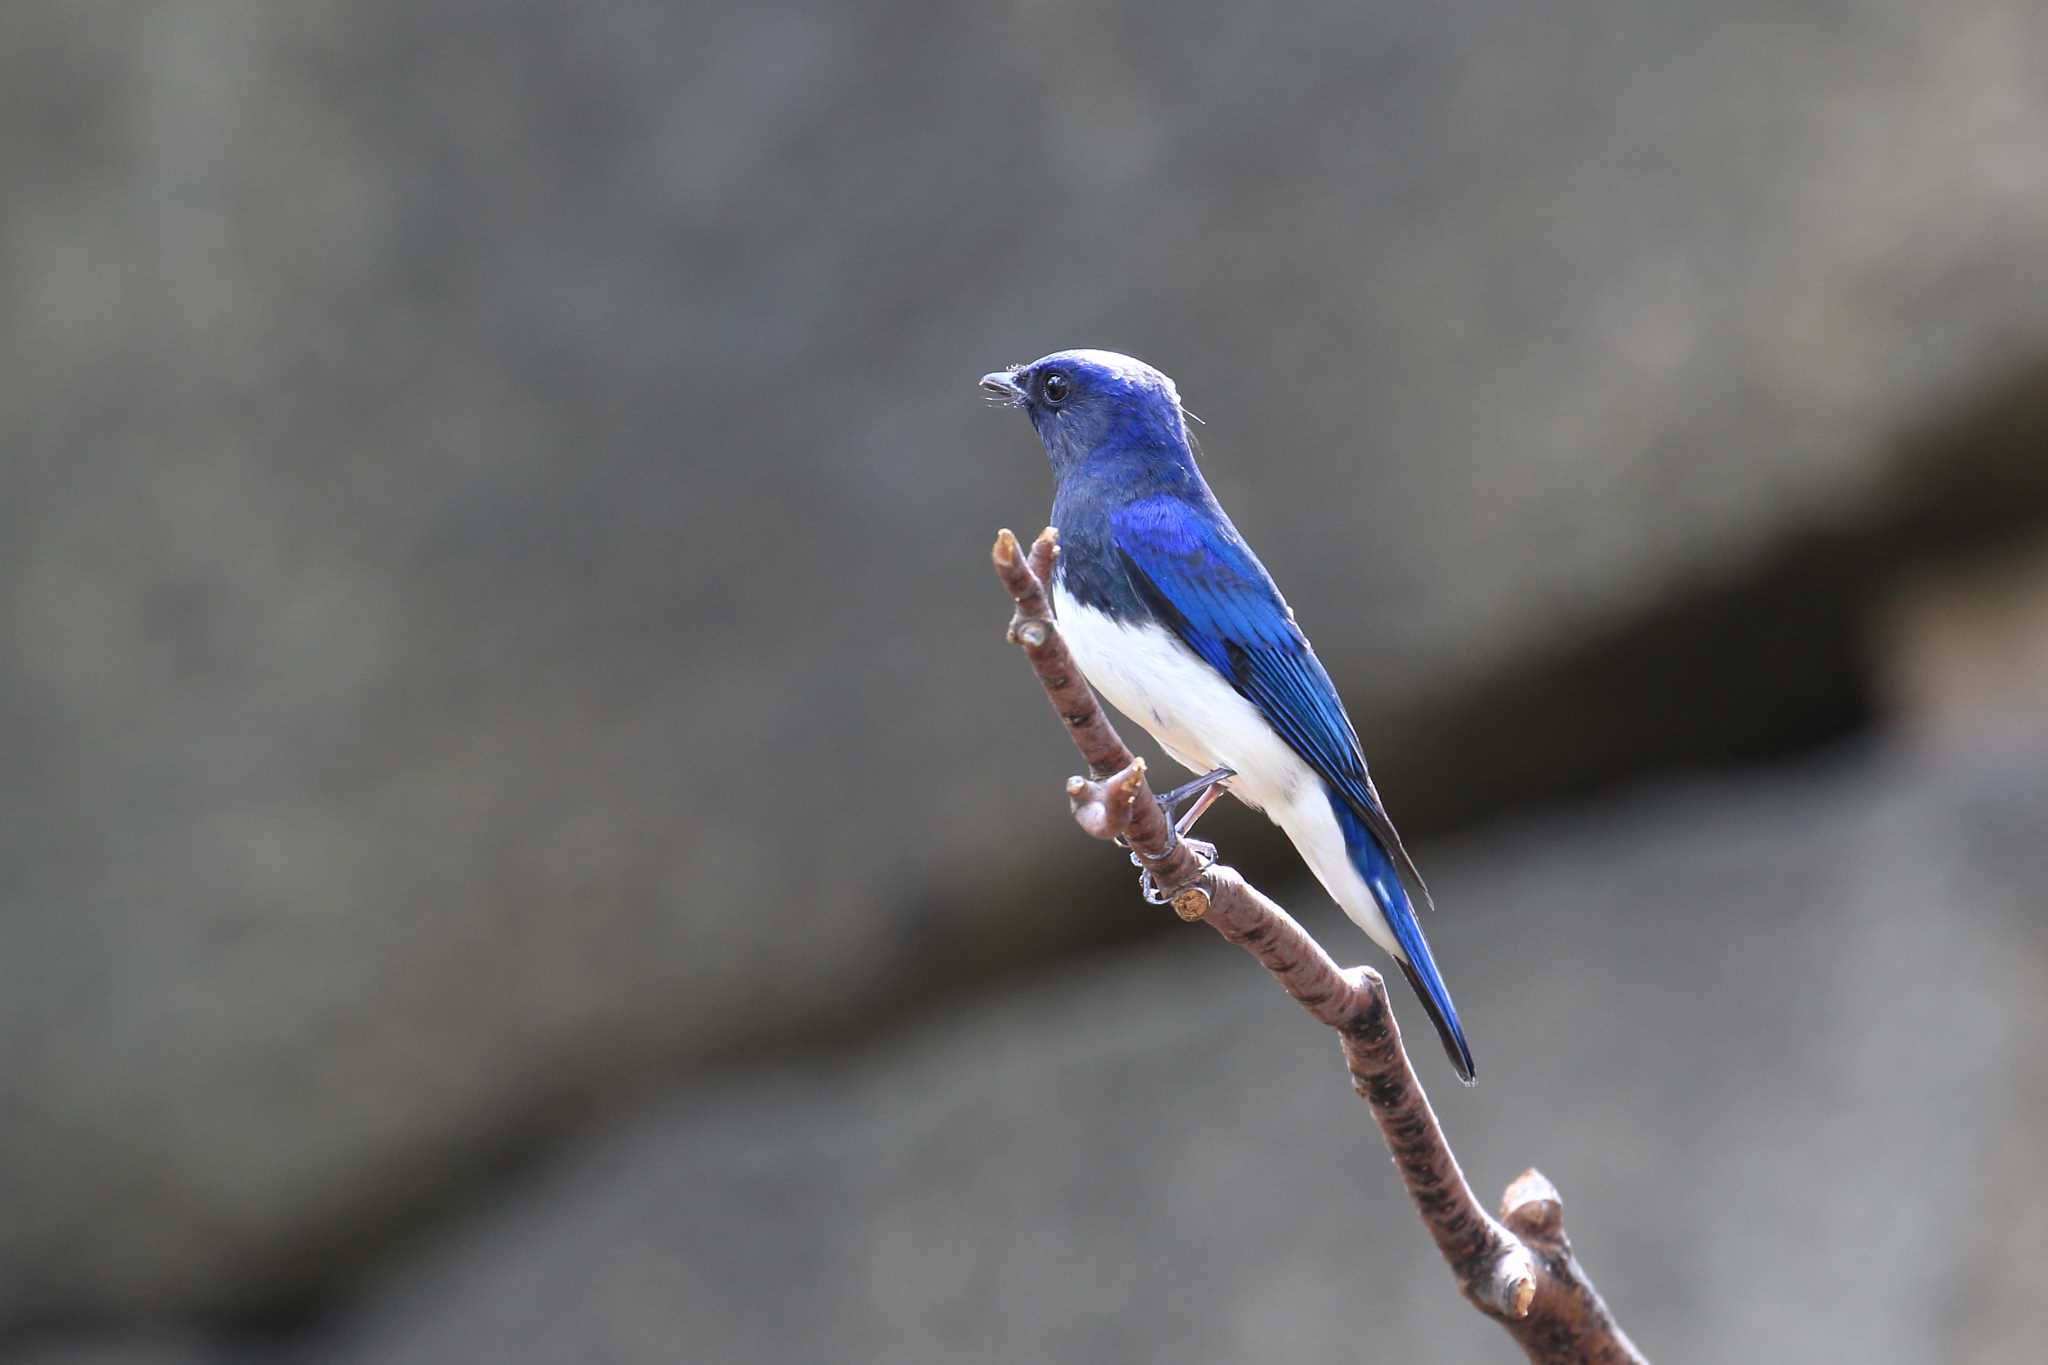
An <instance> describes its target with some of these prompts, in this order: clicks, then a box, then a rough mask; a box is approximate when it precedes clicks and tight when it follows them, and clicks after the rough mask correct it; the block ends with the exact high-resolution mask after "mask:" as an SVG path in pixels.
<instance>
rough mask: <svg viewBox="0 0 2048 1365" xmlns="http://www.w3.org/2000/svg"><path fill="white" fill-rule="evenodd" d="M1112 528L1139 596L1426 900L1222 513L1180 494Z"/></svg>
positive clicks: (1309, 653) (1331, 703)
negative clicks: (1205, 510) (1335, 797)
mask: <svg viewBox="0 0 2048 1365" xmlns="http://www.w3.org/2000/svg"><path fill="white" fill-rule="evenodd" d="M1110 526H1111V534H1112V539H1113V541H1114V543H1115V546H1116V549H1117V552H1118V554H1119V555H1120V556H1121V557H1122V559H1123V562H1124V568H1125V571H1126V572H1127V573H1129V575H1130V578H1131V585H1132V586H1133V587H1134V588H1136V589H1137V591H1138V594H1139V596H1140V597H1142V598H1144V599H1145V601H1146V604H1147V605H1149V606H1150V607H1151V608H1152V609H1153V610H1154V611H1155V612H1157V613H1158V614H1159V616H1160V617H1161V618H1162V619H1163V620H1164V621H1166V622H1167V624H1168V625H1169V626H1171V627H1172V629H1173V630H1174V633H1175V634H1177V635H1179V636H1180V638H1181V639H1182V641H1184V642H1185V643H1186V644H1187V646H1188V648H1190V649H1192V650H1194V651H1195V653H1196V654H1197V655H1199V656H1200V657H1201V658H1202V660H1203V661H1204V662H1206V663H1207V664H1208V665H1209V666H1210V667H1211V668H1213V669H1215V670H1216V671H1217V672H1218V673H1221V674H1222V675H1223V676H1224V677H1225V678H1227V679H1229V680H1230V685H1231V686H1232V687H1233V688H1235V689H1236V690H1237V693H1238V695H1240V696H1242V697H1243V698H1245V700H1247V701H1249V702H1251V704H1252V705H1254V706H1256V707H1258V708H1259V713H1260V714H1261V715H1263V716H1265V718H1266V720H1267V722H1268V723H1269V724H1271V725H1272V727H1273V728H1274V729H1275V730H1277V731H1279V733H1280V736H1281V738H1283V739H1285V740H1286V741H1287V743H1288V746H1289V747H1290V748H1292V749H1293V750H1294V752H1296V753H1297V754H1300V755H1301V757H1302V759H1303V761H1304V762H1306V763H1307V764H1308V765H1309V766H1310V767H1311V768H1313V769H1315V771H1316V773H1317V774H1318V775H1319V776H1320V777H1321V778H1322V779H1323V781H1325V782H1327V783H1329V784H1330V787H1331V789H1332V790H1334V791H1336V792H1337V793H1338V794H1339V795H1341V796H1342V797H1343V798H1344V801H1345V804H1346V805H1348V806H1349V807H1350V808H1351V810H1352V812H1353V813H1354V814H1355V815H1356V816H1357V817H1358V819H1360V820H1362V821H1364V822H1365V825H1366V827H1367V828H1368V829H1369V830H1371V831H1372V833H1373V835H1374V836H1375V837H1376V838H1378V839H1379V841H1380V842H1381V844H1382V845H1384V847H1385V850H1386V853H1387V855H1388V856H1389V857H1391V858H1392V859H1393V860H1394V862H1395V864H1396V866H1397V867H1398V868H1399V869H1400V875H1401V876H1402V877H1403V878H1404V879H1406V880H1407V881H1408V882H1410V883H1411V884H1412V885H1413V886H1414V888H1415V890H1416V891H1417V892H1418V893H1419V894H1420V895H1421V897H1422V901H1423V903H1424V904H1425V905H1427V904H1430V895H1429V888H1428V887H1427V886H1426V885H1424V884H1423V881H1422V876H1421V874H1420V873H1419V872H1417V871H1416V869H1415V864H1414V861H1413V860H1412V859H1410V858H1409V856H1408V852H1407V850H1406V849H1404V848H1403V847H1402V846H1401V836H1400V835H1399V834H1398V833H1396V832H1395V830H1394V824H1393V821H1392V820H1390V819H1388V818H1387V810H1386V807H1385V806H1384V805H1383V804H1381V802H1380V794H1379V792H1378V790H1376V789H1375V788H1374V787H1373V784H1372V778H1371V776H1370V775H1369V774H1368V773H1367V772H1366V768H1365V754H1364V752H1363V751H1362V750H1361V749H1360V748H1359V744H1358V735H1357V733H1356V732H1355V731H1354V730H1353V729H1352V728H1351V719H1350V717H1348V716H1347V715H1345V714H1344V703H1343V702H1341V701H1339V700H1338V698H1337V689H1336V687H1335V686H1333V685H1332V684H1331V682H1330V675H1329V674H1328V673H1326V672H1324V671H1323V665H1322V661H1321V660H1320V659H1318V658H1316V655H1315V651H1314V650H1313V649H1311V648H1309V643H1308V639H1307V637H1306V636H1304V635H1303V634H1302V633H1301V628H1300V627H1299V626H1297V625H1295V624H1294V613H1293V611H1291V610H1290V609H1289V608H1288V606H1287V602H1286V599H1284V598H1282V597H1281V596H1280V589H1279V588H1277V587H1275V586H1274V584H1273V579H1272V576H1271V575H1269V574H1268V573H1267V572H1266V566H1265V565H1263V564H1261V563H1259V559H1258V556H1257V555H1255V554H1253V553H1252V550H1251V547H1250V546H1249V545H1247V544H1245V543H1244V539H1243V537H1241V536H1239V535H1238V534H1237V529H1236V528H1235V527H1233V526H1232V525H1231V524H1230V522H1229V519H1228V518H1226V517H1224V516H1223V514H1222V511H1221V509H1217V510H1216V511H1215V512H1214V513H1213V514H1212V515H1203V514H1202V512H1200V511H1198V510H1197V509H1196V508H1194V507H1192V506H1190V505H1189V504H1188V503H1187V502H1185V501H1183V500H1181V499H1180V498H1176V497H1170V496H1161V497H1152V498H1143V499H1140V500H1138V501H1136V502H1133V503H1130V504H1128V505H1127V506H1125V507H1124V508H1123V509H1122V510H1121V511H1119V512H1117V513H1116V514H1115V516H1114V517H1113V518H1112V519H1111V523H1110Z"/></svg>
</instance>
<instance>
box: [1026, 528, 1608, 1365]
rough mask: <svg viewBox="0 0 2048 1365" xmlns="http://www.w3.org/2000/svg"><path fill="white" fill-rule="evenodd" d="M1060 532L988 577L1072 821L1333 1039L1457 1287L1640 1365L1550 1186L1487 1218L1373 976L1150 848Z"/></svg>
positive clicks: (1546, 1332)
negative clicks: (1066, 633) (1055, 751)
mask: <svg viewBox="0 0 2048 1365" xmlns="http://www.w3.org/2000/svg"><path fill="white" fill-rule="evenodd" d="M1058 540H1059V536H1058V532H1056V531H1055V530H1053V529H1052V528H1051V527H1048V528H1046V530H1045V531H1043V532H1041V533H1040V534H1039V537H1038V539H1037V540H1036V541H1034V542H1033V543H1032V546H1031V549H1030V552H1029V554H1028V555H1027V554H1026V553H1025V552H1024V550H1023V547H1022V546H1020V545H1019V544H1018V542H1017V538H1016V537H1015V536H1014V535H1012V534H1011V533H1010V532H1008V531H1003V532H1002V533H1001V534H999V535H998V536H997V537H996V545H995V555H994V558H995V566H996V574H997V576H998V577H1000V578H1001V579H1002V581H1003V586H1004V587H1005V588H1007V589H1008V590H1009V593H1010V599H1011V600H1012V601H1013V602H1015V603H1016V607H1017V610H1016V614H1015V615H1014V616H1013V617H1012V618H1011V620H1010V640H1011V641H1012V642H1013V643H1015V644H1017V645H1018V646H1020V647H1021V648H1022V649H1023V650H1024V655H1025V657H1026V658H1028V659H1029V660H1030V661H1031V666H1032V668H1033V669H1034V670H1035V671H1036V672H1037V674H1038V680H1039V682H1040V683H1041V684H1043V685H1044V687H1045V693H1046V696H1048V697H1049V698H1051V700H1052V704H1053V709H1054V710H1055V711H1057V712H1058V713H1059V716H1060V719H1061V720H1063V721H1065V722H1066V726H1067V733H1068V734H1069V735H1070V736H1072V737H1073V740H1074V745H1075V747H1076V748H1078V749H1079V750H1080V751H1081V757H1082V758H1083V759H1084V760H1085V761H1086V762H1087V764H1088V776H1087V777H1075V778H1071V779H1069V780H1068V782H1067V797H1068V800H1069V801H1070V802H1071V803H1072V804H1073V808H1074V819H1075V821H1076V822H1077V823H1079V824H1080V826H1081V828H1082V829H1083V830H1084V831H1086V832H1087V833H1089V834H1091V835H1093V836H1094V837H1096V838H1098V839H1120V840H1122V841H1123V842H1124V843H1126V844H1128V845H1129V846H1130V848H1131V849H1132V851H1133V853H1134V855H1135V860H1136V861H1138V862H1139V864H1140V865H1141V866H1143V867H1144V868H1146V869H1147V870H1148V871H1150V872H1151V874H1152V877H1153V881H1154V882H1155V884H1156V885H1157V886H1159V887H1160V888H1162V893H1163V894H1164V895H1165V896H1166V897H1168V898H1169V899H1170V900H1171V902H1172V905H1173V909H1174V913H1175V914H1177V915H1179V916H1180V917H1181V918H1182V919H1184V920H1189V921H1193V920H1204V921H1206V922H1207V923H1208V924H1209V926H1210V927H1211V928H1213V929H1214V930H1215V931H1216V932H1217V933H1219V934H1221V935H1223V937H1225V938H1226V939H1229V940H1230V941H1231V942H1232V943H1234V944H1236V945H1237V946H1238V947H1240V948H1242V949H1244V950H1245V951H1246V952H1248V953H1250V954H1251V955H1252V956H1253V957H1255V958H1257V959H1258V960H1259V962H1260V964H1261V965H1263V966H1264V967H1265V969H1266V970H1267V971H1269V972H1271V973H1272V974H1273V977H1274V979H1276V980H1277V981H1279V983H1280V984H1281V986H1282V987H1284V988H1285V989H1286V991H1287V993H1288V994H1289V995H1291V996H1293V997H1294V998H1295V1000H1296V1001H1298V1002H1299V1003H1300V1005H1301V1007H1302V1008H1303V1009H1305V1010H1307V1011H1308V1012H1309V1014H1310V1015H1311V1016H1313V1017H1314V1018H1315V1019H1316V1020H1317V1021H1318V1022H1320V1023H1322V1024H1325V1025H1327V1026H1328V1027H1330V1028H1332V1029H1335V1030H1336V1031H1337V1035H1338V1037H1339V1039H1340V1040H1341V1041H1342V1043H1343V1046H1344V1063H1345V1066H1346V1067H1347V1068H1349V1070H1350V1072H1351V1087H1352V1089H1353V1090H1355V1091H1357V1092H1358V1094H1359V1096H1360V1097H1361V1098H1363V1099H1364V1100H1365V1102H1366V1103H1367V1104H1368V1105H1370V1106H1371V1108H1372V1114H1373V1118H1374V1119H1375V1120H1376V1121H1377V1122H1378V1124H1379V1126H1380V1136H1381V1137H1382V1138H1384V1139H1385V1140H1386V1144H1387V1150H1388V1151H1390V1152H1391V1153H1392V1154H1393V1157H1394V1164H1395V1165H1396V1166H1397V1167H1398V1168H1399V1169H1400V1172H1401V1179H1402V1180H1403V1182H1405V1183H1406V1185H1407V1187H1408V1197H1409V1198H1410V1199H1411V1200H1413V1201H1414V1203H1415V1207H1416V1210H1417V1211H1418V1212H1419V1213H1420V1214H1421V1215H1422V1221H1423V1224H1424V1226H1426V1227H1427V1228H1428V1229H1429V1233H1430V1236H1431V1237H1433V1238H1435V1239H1436V1245H1437V1250H1438V1251H1440V1252H1442V1253H1443V1258H1444V1260H1445V1261H1446V1262H1448V1263H1449V1265H1450V1267H1451V1273H1452V1274H1453V1275H1455V1276H1456V1277H1457V1280H1458V1287H1459V1288H1460V1289H1461V1290H1462V1291H1463V1292H1464V1295H1465V1297H1466V1298H1467V1299H1468V1300H1470V1301H1471V1302H1472V1304H1473V1305H1474V1306H1475V1307H1477V1308H1478V1309H1479V1311H1480V1312H1482V1313H1485V1314H1486V1315H1487V1316H1488V1317H1491V1318H1493V1319H1494V1320H1496V1321H1497V1322H1499V1323H1500V1324H1501V1325H1502V1326H1503V1327H1505V1328H1506V1329H1507V1331H1508V1333H1509V1334H1510V1335H1511V1336H1513V1337H1514V1338H1515V1340H1516V1341H1517V1342H1519V1343H1520V1344H1521V1347H1522V1350H1523V1351H1524V1353H1526V1354H1527V1355H1528V1357H1529V1359H1530V1360H1533V1361H1539V1362H1557V1365H1564V1362H1581V1361H1593V1362H1601V1363H1602V1365H1608V1363H1610V1362H1611V1363H1612V1365H1623V1363H1624V1362H1641V1361H1642V1360H1643V1357H1642V1355H1641V1354H1640V1353H1638V1352H1637V1350H1636V1348H1635V1346H1634V1344H1633V1343H1631V1342H1630V1341H1629V1339H1628V1336H1627V1335H1626V1334H1625V1333H1624V1332H1623V1331H1622V1330H1621V1328H1620V1327H1619V1326H1618V1325H1616V1323H1615V1321H1614V1318H1613V1316H1612V1315H1611V1314H1610V1313H1609V1312H1608V1311H1607V1305H1606V1304H1605V1303H1603V1302H1602V1301H1601V1299H1600V1294H1599V1291H1597V1290H1596V1289H1594V1288H1593V1282H1592V1280H1590V1279H1589V1278H1587V1276H1586V1274H1585V1272H1584V1270H1582V1269H1581V1268H1580V1266H1579V1263H1578V1261H1577V1259H1576V1258H1575V1257H1574V1256H1573V1255H1572V1248H1571V1243H1570V1241H1569V1240H1568V1239H1567V1238H1566V1237H1565V1233H1564V1206H1563V1202H1562V1201H1561V1200H1560V1199H1559V1198H1558V1193H1557V1189H1556V1187H1555V1186H1553V1185H1552V1184H1551V1183H1550V1182H1549V1181H1548V1180H1546V1179H1545V1178H1544V1177H1543V1176H1542V1175H1541V1174H1539V1173H1538V1172H1536V1171H1534V1170H1529V1171H1524V1172H1523V1173H1522V1174H1521V1175H1520V1176H1518V1177H1517V1178H1516V1179H1515V1181H1514V1183H1513V1184H1511V1185H1509V1186H1508V1189H1507V1194H1506V1195H1505V1196H1504V1197H1503V1198H1502V1200H1501V1215H1500V1218H1498V1219H1496V1218H1495V1217H1493V1216H1492V1215H1491V1214H1489V1213H1487V1211H1486V1210H1485V1209H1484V1208H1482V1207H1481V1206H1480V1204H1479V1201H1478V1199H1477V1198H1476V1197H1474V1195H1473V1193H1472V1187H1471V1186H1470V1185H1469V1184H1467V1183H1466V1181H1465V1173H1464V1172H1463V1171H1461V1170H1460V1169H1458V1159H1457V1157H1455V1156H1454V1155H1452V1153H1451V1148H1450V1144H1449V1143H1448V1142H1446V1141H1445V1140H1444V1134H1443V1129H1442V1127H1441V1126H1440V1125H1439V1124H1438V1123H1437V1118H1436V1112H1435V1111H1434V1110H1432V1109H1431V1108H1430V1107H1429V1098H1428V1097H1427V1096H1426V1095H1424V1094H1423V1092H1422V1083H1421V1082H1420V1081H1418V1080H1417V1079H1416V1077H1415V1069H1414V1067H1413V1066H1411V1065H1410V1064H1409V1061H1408V1052H1407V1049H1406V1048H1404V1047H1403V1046H1402V1044H1401V1029H1400V1026H1399V1025H1398V1024H1396V1023H1395V1022H1394V1012H1393V1010H1392V1009H1391V1008H1389V1006H1388V1003H1387V989H1386V983H1385V982H1383V981H1382V980H1380V976H1379V973H1377V972H1375V971H1373V970H1372V969H1371V968H1370V967H1354V968H1352V969H1350V970H1349V971H1346V970H1345V969H1344V968H1341V967H1339V966H1338V965H1337V964H1336V963H1335V962H1334V961H1333V960H1331V958H1330V955H1329V954H1328V953H1326V952H1324V951H1323V949H1322V946H1321V945H1320V944H1318V943H1317V942H1316V941H1315V939H1313V938H1312V937H1310V936H1309V933H1308V931H1307V930H1305V929H1303V928H1302V927H1301V926H1300V925H1299V924H1297V923H1295V921H1294V918H1293V916H1291V915H1289V914H1288V913H1287V912H1286V911H1285V910H1283V909H1281V908H1280V907H1279V906H1278V905H1276V904H1274V903H1273V902H1272V901H1271V900H1269V899H1267V898H1266V897H1265V896H1264V895H1262V894H1261V893H1260V892H1259V891H1258V890H1257V889H1256V888H1255V887H1253V886H1251V885H1250V884H1249V883H1248V882H1246V881H1245V880H1244V878H1242V877H1240V876H1239V875H1238V874H1237V873H1236V872H1235V871H1233V870H1232V869H1230V868H1228V867H1224V866H1222V865H1220V864H1218V865H1215V866H1204V865H1203V864H1202V863H1201V861H1200V860H1199V859H1198V858H1196V857H1195V856H1194V854H1193V853H1192V852H1190V851H1189V850H1188V848H1187V846H1186V845H1185V844H1184V843H1182V844H1176V845H1175V846H1174V848H1173V850H1172V852H1170V853H1162V852H1161V850H1162V848H1163V847H1164V845H1165V843H1166V821H1165V818H1164V816H1163V815H1162V814H1161V813H1160V810H1159V806H1158V803H1157V802H1156V801H1155V800H1154V799H1153V796H1152V788H1151V785H1150V783H1148V782H1147V781H1146V778H1145V761H1144V760H1143V759H1141V758H1136V757H1133V756H1132V754H1131V751H1130V750H1129V749H1128V748H1126V747H1125V746H1124V742H1123V740H1122V739H1120V738H1118V736H1117V733H1116V730H1115V728H1114V727H1112V726H1111V725H1110V723H1109V717H1108V716H1107V715H1105V714H1104V713H1103V710H1102V707H1101V706H1100V705H1099V704H1098V703H1097V702H1096V700H1095V693H1094V692H1093V691H1092V690H1091V689H1090V688H1089V686H1088V683H1087V681H1086V679H1084V678H1083V677H1082V676H1081V671H1080V669H1079V668H1077V667H1076V666H1075V664H1074V661H1073V658H1072V656H1070V655H1069V654H1068V653H1067V647H1066V644H1065V643H1064V642H1063V641H1062V640H1061V639H1060V633H1059V628H1058V627H1057V626H1056V625H1055V624H1054V622H1053V615H1052V609H1051V606H1050V604H1049V603H1048V601H1047V599H1046V589H1045V585H1046V583H1047V582H1049V581H1050V579H1051V575H1052V564H1053V559H1054V556H1055V555H1057V554H1058V553H1059V546H1058Z"/></svg>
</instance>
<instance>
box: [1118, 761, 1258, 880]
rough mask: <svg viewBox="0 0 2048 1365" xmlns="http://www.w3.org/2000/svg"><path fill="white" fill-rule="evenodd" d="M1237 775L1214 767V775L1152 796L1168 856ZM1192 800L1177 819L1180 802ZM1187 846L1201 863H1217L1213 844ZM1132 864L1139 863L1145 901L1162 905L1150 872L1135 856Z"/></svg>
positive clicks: (1194, 842)
mask: <svg viewBox="0 0 2048 1365" xmlns="http://www.w3.org/2000/svg"><path fill="white" fill-rule="evenodd" d="M1236 776H1237V769H1235V768H1217V769H1215V770H1214V771H1213V772H1206V773H1203V774H1202V775H1201V776H1200V777H1198V778H1196V779H1195V780H1194V781H1192V782H1183V783H1182V784H1181V785H1180V786H1178V787H1175V788H1174V789H1173V790H1172V791H1170V792H1168V793H1166V795H1164V796H1155V797H1154V798H1153V799H1154V800H1156V801H1157V802H1158V803H1159V811H1160V814H1162V815H1164V816H1165V817H1166V851H1167V852H1168V853H1171V852H1172V851H1173V846H1174V845H1175V844H1177V843H1179V842H1180V841H1181V839H1182V838H1183V837H1184V836H1185V835H1186V834H1187V832H1188V831H1189V830H1191V829H1193V828H1194V827H1195V821H1197V820H1199V819H1201V818H1202V813H1203V812H1204V811H1206V810H1208V809H1209V807H1211V806H1213V805H1215V804H1216V801H1217V799H1218V798H1219V797H1221V796H1222V795H1223V792H1224V789H1225V788H1226V787H1227V786H1228V785H1229V783H1230V779H1231V778H1233V777H1236ZM1191 797H1192V798H1193V799H1194V805H1192V806H1190V807H1189V808H1188V810H1187V812H1186V813H1185V814H1183V815H1179V816H1176V815H1175V814H1174V812H1175V810H1176V809H1177V808H1178V807H1179V806H1180V804H1181V802H1183V801H1186V800H1188V799H1189V798H1191ZM1187 843H1188V849H1189V851H1190V852H1192V853H1193V854H1194V855H1195V856H1196V857H1197V858H1199V859H1201V860H1202V862H1204V863H1213V862H1215V861H1216V845H1214V844H1208V843H1204V842H1202V841H1201V840H1200V839H1189V840H1188V841H1187ZM1131 861H1132V862H1134V863H1137V864H1138V868H1139V875H1138V881H1139V885H1140V889H1141V890H1142V891H1143V892H1144V894H1145V899H1147V900H1149V901H1153V902H1155V903H1157V904H1162V905H1163V904H1164V903H1165V902H1164V901H1163V900H1161V899H1160V897H1159V891H1158V888H1157V887H1156V886H1154V885H1153V884H1152V873H1151V872H1150V870H1148V869H1147V868H1146V867H1145V864H1144V863H1143V862H1142V861H1141V860H1140V859H1139V857H1138V855H1137V854H1135V853H1133V854H1132V855H1131Z"/></svg>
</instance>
